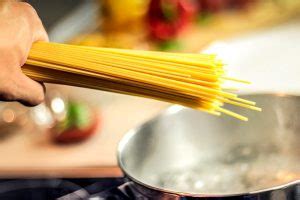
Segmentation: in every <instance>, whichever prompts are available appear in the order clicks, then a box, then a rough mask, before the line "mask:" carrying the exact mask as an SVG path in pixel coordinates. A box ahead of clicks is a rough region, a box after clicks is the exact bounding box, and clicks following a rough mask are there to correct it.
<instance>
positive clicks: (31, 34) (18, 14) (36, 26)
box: [0, 0, 48, 106]
mask: <svg viewBox="0 0 300 200" xmlns="http://www.w3.org/2000/svg"><path fill="white" fill-rule="evenodd" d="M36 41H48V36H47V33H46V31H45V29H44V27H43V24H42V22H41V20H40V18H39V17H38V15H37V13H36V11H35V10H34V8H32V7H31V6H30V5H29V4H27V3H22V2H16V1H13V0H7V1H2V2H1V3H0V101H3V100H4V101H19V102H21V103H23V104H25V105H30V106H34V105H37V104H39V103H41V102H42V101H43V100H44V86H43V85H42V84H40V83H38V82H36V81H33V80H31V79H30V78H28V77H27V76H25V75H24V74H23V73H22V71H21V67H22V66H23V65H24V63H25V62H26V59H27V57H28V54H29V50H30V48H31V45H32V43H34V42H36Z"/></svg>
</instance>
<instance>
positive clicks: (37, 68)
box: [22, 42, 260, 121]
mask: <svg viewBox="0 0 300 200" xmlns="http://www.w3.org/2000/svg"><path fill="white" fill-rule="evenodd" d="M22 70H23V72H24V73H25V74H26V75H28V76H29V77H31V78H33V79H35V80H37V81H42V82H48V83H57V84H65V85H72V86H79V87H86V88H93V89H99V90H104V91H110V92H117V93H122V94H129V95H135V96H141V97H147V98H153V99H157V100H162V101H167V102H171V103H176V104H181V105H184V106H188V107H192V108H195V109H199V110H202V111H206V112H208V113H211V114H215V115H220V114H221V113H225V114H228V115H231V116H233V117H236V118H238V119H241V120H245V121H246V120H247V118H246V117H244V116H241V115H239V114H237V113H234V112H232V111H229V110H227V109H225V108H223V107H222V106H223V104H224V103H229V104H233V105H236V106H242V107H245V108H249V109H253V110H258V111H259V110H260V108H257V107H255V103H254V102H251V101H248V100H245V99H241V98H239V97H237V95H235V94H232V93H229V92H226V91H224V90H223V88H222V84H223V82H224V81H226V80H230V81H238V82H244V81H240V80H236V79H233V78H228V77H226V76H225V75H224V69H223V64H222V62H221V61H220V60H218V59H216V56H215V55H206V54H186V53H185V54H183V53H167V52H153V51H141V50H126V49H114V48H96V47H85V46H74V45H66V44H56V43H45V42H38V43H35V44H34V45H33V47H32V49H31V51H30V55H29V58H28V60H27V62H26V64H25V65H24V66H23V68H22Z"/></svg>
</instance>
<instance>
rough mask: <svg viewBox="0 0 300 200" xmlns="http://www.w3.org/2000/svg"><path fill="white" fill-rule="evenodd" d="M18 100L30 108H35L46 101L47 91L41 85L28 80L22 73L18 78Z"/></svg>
mask: <svg viewBox="0 0 300 200" xmlns="http://www.w3.org/2000/svg"><path fill="white" fill-rule="evenodd" d="M16 80H17V82H16V83H15V84H16V90H17V91H16V92H15V94H16V100H17V101H19V102H21V103H23V104H25V105H29V106H35V105H38V104H40V103H42V102H43V101H44V98H45V89H44V87H43V85H41V84H40V83H38V82H36V81H34V80H32V79H30V78H28V77H27V76H26V75H24V74H23V73H22V72H19V73H18V75H17V76H16Z"/></svg>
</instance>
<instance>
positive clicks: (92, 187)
mask: <svg viewBox="0 0 300 200" xmlns="http://www.w3.org/2000/svg"><path fill="white" fill-rule="evenodd" d="M124 183H125V180H124V178H88V179H85V178H82V179H5V180H1V181H0V199H1V200H2V199H11V200H36V199H49V200H50V199H60V200H64V199H97V200H102V199H107V200H113V199H116V200H117V199H120V200H128V199H132V198H130V194H126V191H122V190H121V189H120V188H118V187H119V186H121V185H124Z"/></svg>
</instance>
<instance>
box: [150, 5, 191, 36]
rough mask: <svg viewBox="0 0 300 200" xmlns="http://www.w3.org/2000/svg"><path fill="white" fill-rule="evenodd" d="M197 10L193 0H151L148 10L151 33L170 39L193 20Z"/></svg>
mask: <svg viewBox="0 0 300 200" xmlns="http://www.w3.org/2000/svg"><path fill="white" fill-rule="evenodd" d="M196 11H197V4H196V3H195V1H192V0H151V2H150V5H149V10H148V24H149V29H150V30H149V31H150V35H151V36H152V37H153V38H155V39H158V40H170V39H173V38H174V37H176V35H177V34H178V33H179V32H180V31H181V30H182V29H183V28H184V27H185V26H186V25H187V24H188V23H190V22H191V20H192V18H193V17H194V16H195V14H196Z"/></svg>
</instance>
